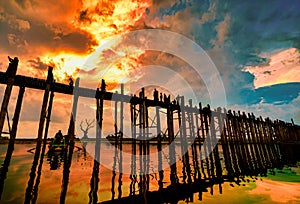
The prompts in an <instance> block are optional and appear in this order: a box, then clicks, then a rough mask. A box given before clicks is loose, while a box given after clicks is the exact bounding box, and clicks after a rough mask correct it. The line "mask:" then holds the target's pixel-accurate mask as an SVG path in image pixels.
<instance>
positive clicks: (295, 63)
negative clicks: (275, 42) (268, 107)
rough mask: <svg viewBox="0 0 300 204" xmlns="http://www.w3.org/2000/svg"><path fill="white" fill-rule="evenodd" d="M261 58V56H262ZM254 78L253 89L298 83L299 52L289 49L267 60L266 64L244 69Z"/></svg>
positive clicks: (299, 70)
mask: <svg viewBox="0 0 300 204" xmlns="http://www.w3.org/2000/svg"><path fill="white" fill-rule="evenodd" d="M262 57H263V56H262ZM244 71H248V72H250V73H251V74H253V75H254V76H255V79H254V86H255V88H259V87H263V86H270V85H274V84H280V83H289V82H300V52H299V50H297V49H296V48H290V49H287V50H284V51H281V52H278V53H276V54H274V55H271V56H270V57H268V58H267V63H266V64H264V65H259V66H253V67H251V66H248V67H245V68H244Z"/></svg>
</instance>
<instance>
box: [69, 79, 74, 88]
mask: <svg viewBox="0 0 300 204" xmlns="http://www.w3.org/2000/svg"><path fill="white" fill-rule="evenodd" d="M73 84H74V82H73V79H72V77H70V78H69V85H70V86H73Z"/></svg>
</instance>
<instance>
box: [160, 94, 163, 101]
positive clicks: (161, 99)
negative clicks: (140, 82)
mask: <svg viewBox="0 0 300 204" xmlns="http://www.w3.org/2000/svg"><path fill="white" fill-rule="evenodd" d="M160 101H163V95H162V93H160Z"/></svg>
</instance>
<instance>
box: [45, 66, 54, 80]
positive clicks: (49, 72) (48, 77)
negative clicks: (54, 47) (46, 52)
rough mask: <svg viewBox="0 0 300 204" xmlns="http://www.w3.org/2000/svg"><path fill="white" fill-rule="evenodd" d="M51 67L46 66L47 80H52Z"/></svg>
mask: <svg viewBox="0 0 300 204" xmlns="http://www.w3.org/2000/svg"><path fill="white" fill-rule="evenodd" d="M52 70H53V67H48V76H47V82H48V83H50V82H53V79H54V78H53V73H52Z"/></svg>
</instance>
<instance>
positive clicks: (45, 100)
mask: <svg viewBox="0 0 300 204" xmlns="http://www.w3.org/2000/svg"><path fill="white" fill-rule="evenodd" d="M52 70H53V68H52V67H48V75H47V80H46V84H45V92H44V97H43V102H42V108H41V114H40V122H39V128H38V140H42V137H43V131H44V123H45V118H46V114H47V113H46V109H47V104H48V99H49V92H50V88H51V84H52V82H53V74H52Z"/></svg>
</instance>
